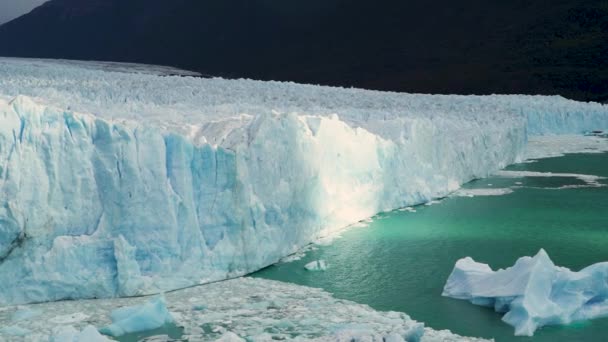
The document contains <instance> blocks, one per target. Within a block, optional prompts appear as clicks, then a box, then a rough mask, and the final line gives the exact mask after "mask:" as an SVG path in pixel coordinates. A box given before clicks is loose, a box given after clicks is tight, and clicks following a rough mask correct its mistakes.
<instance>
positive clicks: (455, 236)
mask: <svg viewBox="0 0 608 342" xmlns="http://www.w3.org/2000/svg"><path fill="white" fill-rule="evenodd" d="M508 170H517V171H539V172H553V173H578V174H591V175H598V176H606V177H608V154H573V155H567V156H564V157H557V158H549V159H543V160H539V161H537V162H535V163H526V164H518V165H514V166H511V167H509V168H508ZM601 182H602V183H604V184H608V182H606V181H605V180H603V181H601ZM518 183H521V184H518ZM564 185H579V186H580V185H585V182H583V181H582V180H580V179H577V178H572V177H547V178H538V177H525V178H497V177H494V178H489V179H482V180H477V181H474V182H471V183H469V184H467V185H466V186H465V188H505V187H512V188H513V190H514V192H513V193H511V194H507V195H502V196H477V197H472V198H469V197H449V198H446V199H444V200H443V201H441V203H439V204H435V205H431V206H424V205H422V206H417V207H416V208H415V209H416V212H415V213H410V212H403V211H401V212H400V211H395V212H391V213H386V214H381V215H378V216H376V217H375V218H374V219H373V222H372V223H371V224H370V225H369V227H366V228H353V229H351V230H349V231H347V232H346V233H344V234H343V237H342V238H340V239H338V240H336V241H335V242H334V243H333V244H331V245H329V246H318V249H316V250H313V251H311V252H309V253H308V254H307V255H306V257H304V258H303V259H301V260H298V261H294V262H291V263H282V264H278V265H275V266H271V267H269V268H266V269H264V270H262V271H260V272H257V273H256V274H254V275H253V276H254V277H263V278H268V279H275V280H282V281H288V282H293V283H297V284H301V285H306V286H312V287H320V288H323V289H325V290H327V291H329V292H332V293H333V294H335V295H336V296H337V297H340V298H344V299H349V300H353V301H356V302H359V303H363V304H368V305H370V306H371V307H373V308H375V309H378V310H394V311H403V312H406V313H408V314H409V315H411V316H412V317H413V318H414V319H417V320H419V321H424V322H425V323H426V324H427V325H428V326H430V327H432V328H435V329H450V330H451V331H453V332H454V333H458V334H461V335H469V336H478V337H486V338H495V339H496V341H521V342H524V341H538V342H541V341H551V342H555V341H606V340H607V338H608V319H597V320H593V321H589V322H581V323H574V324H572V325H569V326H551V327H544V328H541V329H539V330H537V332H536V334H535V336H534V337H532V338H528V337H515V336H513V332H514V330H513V328H512V327H511V326H509V325H507V324H505V323H503V322H502V321H501V315H500V314H498V313H495V312H494V311H493V310H491V309H488V308H483V307H478V306H475V305H472V304H470V303H468V302H466V301H460V300H455V299H450V298H444V297H442V296H441V292H442V289H443V285H444V284H445V281H446V279H447V277H448V275H449V274H450V272H451V270H452V268H453V266H454V263H455V262H456V260H458V259H459V258H462V257H465V256H471V257H473V258H474V259H475V260H476V261H480V262H484V263H488V264H489V265H490V266H491V267H492V268H494V269H496V268H498V267H501V268H504V267H509V266H511V265H513V263H514V262H515V260H516V259H517V258H519V257H521V256H524V255H534V254H536V253H537V252H538V250H539V249H540V248H544V249H545V250H546V251H547V252H548V253H549V256H550V257H551V258H552V260H553V261H554V262H555V264H556V265H560V266H566V267H569V268H571V269H574V270H579V269H581V268H583V267H585V266H588V265H590V264H593V263H596V262H601V261H608V187H595V188H593V187H583V188H570V189H559V190H557V189H555V188H559V187H562V186H564ZM318 259H324V260H326V261H327V263H328V264H329V267H330V268H329V269H328V270H327V271H325V272H310V271H307V270H305V269H304V265H305V264H306V263H308V262H310V261H313V260H318Z"/></svg>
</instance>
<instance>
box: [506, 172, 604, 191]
mask: <svg viewBox="0 0 608 342" xmlns="http://www.w3.org/2000/svg"><path fill="white" fill-rule="evenodd" d="M496 176H499V177H505V178H523V177H570V178H576V179H579V180H581V181H583V182H585V183H586V184H587V185H591V186H597V187H600V186H603V184H601V183H600V182H599V181H600V180H603V179H606V177H602V176H595V175H584V174H578V173H553V172H536V171H505V170H503V171H498V172H497V173H496Z"/></svg>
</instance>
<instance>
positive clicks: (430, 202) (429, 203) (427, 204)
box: [424, 200, 441, 206]
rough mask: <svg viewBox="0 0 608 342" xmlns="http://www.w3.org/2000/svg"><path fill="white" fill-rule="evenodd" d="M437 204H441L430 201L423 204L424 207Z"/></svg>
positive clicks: (436, 201)
mask: <svg viewBox="0 0 608 342" xmlns="http://www.w3.org/2000/svg"><path fill="white" fill-rule="evenodd" d="M439 203H441V201H438V200H431V201H428V202H426V203H424V205H426V206H429V205H433V204H439Z"/></svg>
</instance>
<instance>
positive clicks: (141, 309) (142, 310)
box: [100, 296, 174, 336]
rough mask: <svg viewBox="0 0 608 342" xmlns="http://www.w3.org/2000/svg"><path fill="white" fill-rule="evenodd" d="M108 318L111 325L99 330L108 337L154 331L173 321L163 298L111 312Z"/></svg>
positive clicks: (159, 297)
mask: <svg viewBox="0 0 608 342" xmlns="http://www.w3.org/2000/svg"><path fill="white" fill-rule="evenodd" d="M110 317H111V318H112V324H110V325H108V326H105V327H103V328H101V329H100V331H101V332H102V333H103V334H105V335H109V336H121V335H125V334H129V333H136V332H141V331H147V330H154V329H157V328H160V327H162V326H164V325H165V324H169V323H173V321H174V320H173V316H171V314H170V313H169V311H168V310H167V305H166V303H165V297H163V296H158V297H156V298H153V299H152V300H150V301H149V302H147V303H144V304H142V305H138V306H127V307H121V308H119V309H116V310H114V311H112V313H111V315H110Z"/></svg>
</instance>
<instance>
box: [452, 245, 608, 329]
mask: <svg viewBox="0 0 608 342" xmlns="http://www.w3.org/2000/svg"><path fill="white" fill-rule="evenodd" d="M607 279H608V262H603V263H597V264H594V265H591V266H589V267H586V268H584V269H582V270H581V271H579V272H574V271H571V270H569V269H567V268H564V267H558V266H555V265H554V264H553V262H552V261H551V259H550V258H549V256H548V255H547V253H546V252H545V251H544V250H542V249H541V250H540V251H539V252H538V254H536V255H535V256H534V257H522V258H519V259H518V260H517V261H516V262H515V265H514V266H512V267H510V268H507V269H504V270H503V269H500V270H498V271H493V270H492V269H491V268H490V266H488V265H487V264H482V263H478V262H475V261H474V260H473V259H471V258H470V257H466V258H463V259H460V260H458V261H457V262H456V265H455V266H454V270H453V271H452V273H451V274H450V277H449V278H448V280H447V283H446V285H445V287H444V289H443V295H444V296H446V297H452V298H456V299H463V300H468V301H470V302H471V303H473V304H475V305H481V306H487V307H492V308H494V310H495V311H496V312H500V313H505V315H504V316H503V319H502V320H503V321H504V322H506V323H508V324H510V325H512V326H513V327H515V335H518V336H532V335H533V334H534V331H536V329H538V328H540V327H542V326H545V325H555V324H570V323H572V322H574V321H581V320H588V319H593V318H598V317H605V316H608V282H607V281H606V280H607Z"/></svg>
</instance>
